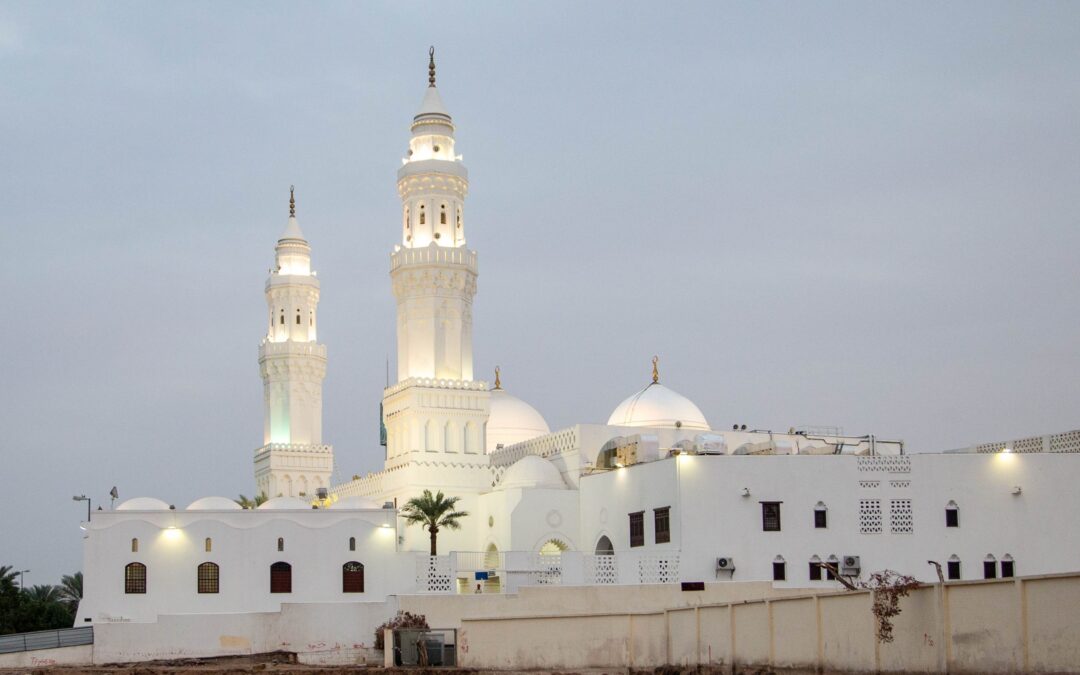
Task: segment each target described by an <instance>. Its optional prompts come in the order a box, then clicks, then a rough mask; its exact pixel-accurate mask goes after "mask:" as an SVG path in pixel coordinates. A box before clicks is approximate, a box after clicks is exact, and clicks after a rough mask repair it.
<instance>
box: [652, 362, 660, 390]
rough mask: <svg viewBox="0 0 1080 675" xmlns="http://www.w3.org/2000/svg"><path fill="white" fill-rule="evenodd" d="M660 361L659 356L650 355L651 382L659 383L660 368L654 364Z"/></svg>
mask: <svg viewBox="0 0 1080 675" xmlns="http://www.w3.org/2000/svg"><path fill="white" fill-rule="evenodd" d="M659 362H660V357H659V356H654V357H652V381H653V384H659V382H660V370H659V369H658V368H657V367H656V364H657V363H659Z"/></svg>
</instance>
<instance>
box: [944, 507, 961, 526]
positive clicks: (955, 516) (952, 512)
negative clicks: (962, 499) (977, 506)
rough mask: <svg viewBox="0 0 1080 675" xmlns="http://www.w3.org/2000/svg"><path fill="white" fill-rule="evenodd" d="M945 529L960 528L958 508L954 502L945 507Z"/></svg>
mask: <svg viewBox="0 0 1080 675" xmlns="http://www.w3.org/2000/svg"><path fill="white" fill-rule="evenodd" d="M945 527H960V507H959V506H957V505H956V502H954V501H950V502H949V503H948V504H946V505H945Z"/></svg>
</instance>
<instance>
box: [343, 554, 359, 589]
mask: <svg viewBox="0 0 1080 675" xmlns="http://www.w3.org/2000/svg"><path fill="white" fill-rule="evenodd" d="M341 592H342V593H363V592H364V566H363V565H362V564H361V563H358V562H356V561H355V560H353V561H350V562H347V563H345V564H344V565H342V566H341Z"/></svg>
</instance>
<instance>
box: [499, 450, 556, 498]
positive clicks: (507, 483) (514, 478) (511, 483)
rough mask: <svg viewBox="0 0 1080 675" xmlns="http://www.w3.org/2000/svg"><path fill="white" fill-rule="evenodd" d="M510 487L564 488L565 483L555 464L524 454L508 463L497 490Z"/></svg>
mask: <svg viewBox="0 0 1080 675" xmlns="http://www.w3.org/2000/svg"><path fill="white" fill-rule="evenodd" d="M512 488H544V489H547V490H565V489H566V483H564V482H563V479H562V475H561V474H560V473H559V470H558V469H556V468H555V465H554V464H552V463H551V462H549V461H548V460H546V459H544V458H543V457H537V456H536V455H525V456H524V457H522V458H521V459H519V460H518V461H516V462H514V463H513V464H512V465H510V468H509V469H507V470H506V473H504V474H503V477H502V480H500V481H499V485H498V487H497V488H496V489H497V490H509V489H512Z"/></svg>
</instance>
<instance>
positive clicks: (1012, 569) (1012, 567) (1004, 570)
mask: <svg viewBox="0 0 1080 675" xmlns="http://www.w3.org/2000/svg"><path fill="white" fill-rule="evenodd" d="M1014 576H1016V563H1015V562H1013V557H1012V556H1011V555H1009V554H1008V553H1006V554H1005V555H1003V556H1001V578H1002V579H1008V578H1009V577H1014Z"/></svg>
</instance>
